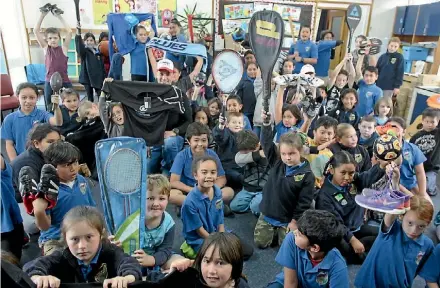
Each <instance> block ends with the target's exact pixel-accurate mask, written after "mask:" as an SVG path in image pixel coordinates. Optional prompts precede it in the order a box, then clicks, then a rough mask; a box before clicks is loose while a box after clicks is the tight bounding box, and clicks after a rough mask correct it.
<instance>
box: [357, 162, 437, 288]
mask: <svg viewBox="0 0 440 288" xmlns="http://www.w3.org/2000/svg"><path fill="white" fill-rule="evenodd" d="M392 177H393V178H395V179H399V177H400V173H399V169H398V168H397V167H395V168H394V170H393V176H392ZM410 207H411V210H409V211H407V212H406V213H405V215H404V216H403V217H401V218H400V219H401V220H399V219H397V217H398V215H391V214H385V217H384V219H383V221H382V224H381V225H380V230H379V236H378V237H377V239H376V241H375V242H374V244H373V247H372V248H371V250H370V252H369V253H368V256H367V258H366V259H365V262H364V264H363V265H362V267H361V269H360V270H359V272H358V274H357V275H356V280H355V282H354V285H355V287H357V288H371V287H411V286H412V282H413V281H414V278H415V277H416V275H417V274H418V272H419V271H420V268H422V265H423V263H425V262H426V260H427V257H428V256H429V254H430V253H431V252H432V250H433V248H434V244H433V243H432V240H431V239H430V238H429V237H428V236H426V235H425V234H424V232H425V230H426V228H427V227H429V224H430V223H431V221H432V216H433V215H434V207H433V206H432V203H431V202H430V200H428V199H426V198H425V197H423V196H417V195H416V196H413V197H412V198H411V200H410ZM391 253H392V254H391ZM425 266H426V264H425Z"/></svg>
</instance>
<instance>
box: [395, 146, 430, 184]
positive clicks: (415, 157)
mask: <svg viewBox="0 0 440 288" xmlns="http://www.w3.org/2000/svg"><path fill="white" fill-rule="evenodd" d="M402 156H403V163H402V166H400V184H402V185H403V187H405V188H406V189H408V190H411V189H412V188H414V187H417V178H416V169H415V167H416V166H417V165H419V164H423V162H425V161H426V157H425V155H424V154H423V152H422V151H421V150H420V149H419V147H417V145H414V144H412V143H409V142H407V141H403V149H402Z"/></svg>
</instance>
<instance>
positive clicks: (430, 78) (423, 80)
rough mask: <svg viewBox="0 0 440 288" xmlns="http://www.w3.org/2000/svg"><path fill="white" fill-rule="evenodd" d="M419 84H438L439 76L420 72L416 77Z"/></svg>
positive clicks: (439, 83) (439, 81)
mask: <svg viewBox="0 0 440 288" xmlns="http://www.w3.org/2000/svg"><path fill="white" fill-rule="evenodd" d="M418 84H419V86H440V76H438V75H434V74H421V75H419V78H418Z"/></svg>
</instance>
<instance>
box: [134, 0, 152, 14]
mask: <svg viewBox="0 0 440 288" xmlns="http://www.w3.org/2000/svg"><path fill="white" fill-rule="evenodd" d="M134 7H135V12H137V13H152V14H156V11H157V9H156V8H157V5H156V0H135V5H134Z"/></svg>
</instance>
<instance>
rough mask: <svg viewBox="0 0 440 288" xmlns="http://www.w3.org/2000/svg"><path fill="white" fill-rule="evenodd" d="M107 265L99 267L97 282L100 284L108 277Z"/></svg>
mask: <svg viewBox="0 0 440 288" xmlns="http://www.w3.org/2000/svg"><path fill="white" fill-rule="evenodd" d="M107 276H108V271H107V264H105V263H102V264H101V267H99V270H98V273H96V275H95V281H96V282H99V283H103V282H104V280H105V279H107V278H108V277H107Z"/></svg>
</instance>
